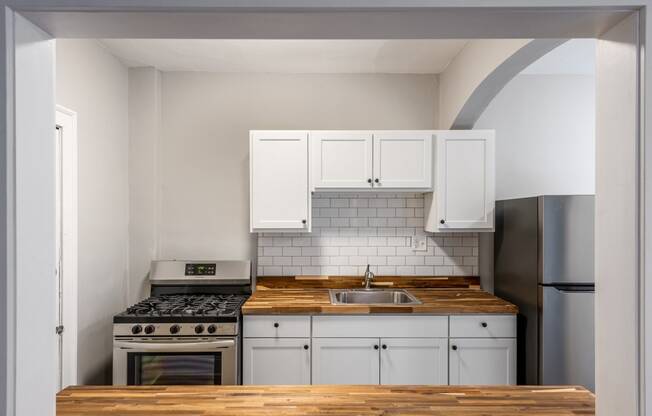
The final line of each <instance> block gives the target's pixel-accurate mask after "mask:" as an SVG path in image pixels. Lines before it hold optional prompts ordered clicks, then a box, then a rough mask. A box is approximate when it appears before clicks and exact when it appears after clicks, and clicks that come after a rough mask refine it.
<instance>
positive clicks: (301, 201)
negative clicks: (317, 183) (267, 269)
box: [249, 131, 311, 232]
mask: <svg viewBox="0 0 652 416" xmlns="http://www.w3.org/2000/svg"><path fill="white" fill-rule="evenodd" d="M249 164H250V180H251V184H250V209H251V218H250V220H251V231H262V230H267V231H274V230H277V231H294V232H296V231H309V230H310V224H309V221H310V199H311V198H310V192H309V183H308V178H309V171H308V133H307V132H305V131H252V132H251V142H250V155H249Z"/></svg>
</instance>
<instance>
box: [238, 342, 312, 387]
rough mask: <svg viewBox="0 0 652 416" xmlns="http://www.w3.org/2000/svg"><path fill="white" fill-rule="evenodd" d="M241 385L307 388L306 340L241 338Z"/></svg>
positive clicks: (307, 361)
mask: <svg viewBox="0 0 652 416" xmlns="http://www.w3.org/2000/svg"><path fill="white" fill-rule="evenodd" d="M242 351H243V359H242V373H243V375H242V378H243V380H242V382H243V384H310V339H309V338H244V340H243V347H242Z"/></svg>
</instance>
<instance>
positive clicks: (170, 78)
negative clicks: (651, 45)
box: [158, 72, 437, 258]
mask: <svg viewBox="0 0 652 416" xmlns="http://www.w3.org/2000/svg"><path fill="white" fill-rule="evenodd" d="M162 80H163V82H162V129H161V143H160V155H161V156H160V160H159V178H160V192H161V199H160V201H161V202H160V209H161V211H160V219H159V242H158V246H159V253H158V254H159V257H161V258H254V257H255V255H256V251H255V250H254V249H255V247H256V239H255V236H254V235H252V234H250V233H249V197H248V189H249V176H248V172H249V170H248V166H249V159H248V154H249V142H248V131H249V130H250V129H371V128H374V129H432V128H435V126H436V124H435V120H436V114H437V111H436V100H435V97H437V78H436V77H435V76H431V75H299V74H288V75H265V74H249V75H245V74H210V73H189V72H165V73H163V76H162Z"/></svg>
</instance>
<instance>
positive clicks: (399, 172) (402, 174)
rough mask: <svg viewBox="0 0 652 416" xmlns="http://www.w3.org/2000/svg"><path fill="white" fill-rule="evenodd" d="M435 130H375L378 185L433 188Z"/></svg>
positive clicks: (375, 161)
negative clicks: (376, 131) (377, 131)
mask: <svg viewBox="0 0 652 416" xmlns="http://www.w3.org/2000/svg"><path fill="white" fill-rule="evenodd" d="M432 142H433V132H423V131H405V132H379V133H374V163H373V165H374V178H373V180H374V182H373V186H374V188H380V189H382V188H413V189H414V188H419V189H421V188H423V189H430V188H431V187H432V158H433V154H432Z"/></svg>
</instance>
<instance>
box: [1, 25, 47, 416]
mask: <svg viewBox="0 0 652 416" xmlns="http://www.w3.org/2000/svg"><path fill="white" fill-rule="evenodd" d="M14 24H15V31H14V34H15V41H16V49H15V64H16V68H22V70H20V71H16V73H15V88H16V90H15V91H16V92H17V96H16V100H15V103H14V105H15V114H14V115H15V118H14V121H15V142H14V140H13V139H14V138H13V137H12V138H11V139H10V140H9V143H8V150H9V154H8V157H7V161H9V163H10V166H15V167H16V173H15V176H13V175H10V177H9V181H8V183H9V185H8V186H9V189H8V191H9V192H8V195H9V198H8V199H9V204H8V211H9V216H10V218H12V219H13V220H15V224H11V223H10V224H9V230H8V231H9V235H8V239H7V240H8V241H11V243H9V244H12V243H13V245H14V246H13V247H12V248H14V249H15V251H13V252H12V251H10V258H9V259H8V263H9V264H8V266H9V267H8V269H7V272H8V273H7V274H8V275H9V276H15V280H13V279H12V280H10V279H11V277H9V278H8V279H7V283H8V285H9V290H10V291H12V292H13V293H14V294H15V296H16V297H15V303H13V302H12V300H13V299H12V298H11V297H10V298H9V304H8V305H7V306H8V307H7V310H6V314H7V315H8V316H9V317H10V319H15V324H12V325H11V329H10V332H9V334H10V337H9V339H10V340H11V341H12V343H11V346H10V348H9V349H10V350H9V354H10V355H9V362H8V366H9V369H8V370H9V373H10V375H9V383H10V384H11V385H10V394H11V395H12V396H13V397H11V398H10V399H9V400H8V401H9V409H8V410H9V412H8V413H10V414H11V413H12V412H15V414H16V415H50V414H54V408H55V405H54V393H55V391H56V349H55V346H56V336H55V333H54V328H55V325H56V324H55V319H54V317H55V296H54V295H55V293H56V288H55V281H56V280H55V274H54V269H55V255H54V251H55V250H54V249H55V247H54V237H55V232H54V229H55V215H54V210H55V205H56V204H55V192H54V188H55V181H54V170H55V164H54V161H55V158H54V152H55V146H54V123H55V122H54V73H53V71H52V68H53V66H54V41H53V40H51V38H50V36H49V35H48V34H47V33H45V32H43V31H41V30H40V29H39V28H37V27H36V26H34V25H33V24H32V23H30V22H29V21H27V20H25V19H24V18H22V17H21V16H16V18H15V20H14ZM34 114H38V115H41V116H42V117H34ZM10 172H11V170H10ZM14 227H15V228H14ZM14 233H15V234H14ZM10 250H11V249H10ZM0 275H2V277H1V278H3V279H4V276H5V275H4V273H1V274H0ZM0 304H2V305H5V303H4V302H0ZM4 314H5V312H3V316H4ZM14 314H15V315H14ZM1 376H3V377H4V374H2V375H1ZM14 377H15V379H14ZM14 380H15V384H14ZM14 400H15V405H14V403H13V401H14ZM0 413H4V412H2V411H0Z"/></svg>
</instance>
